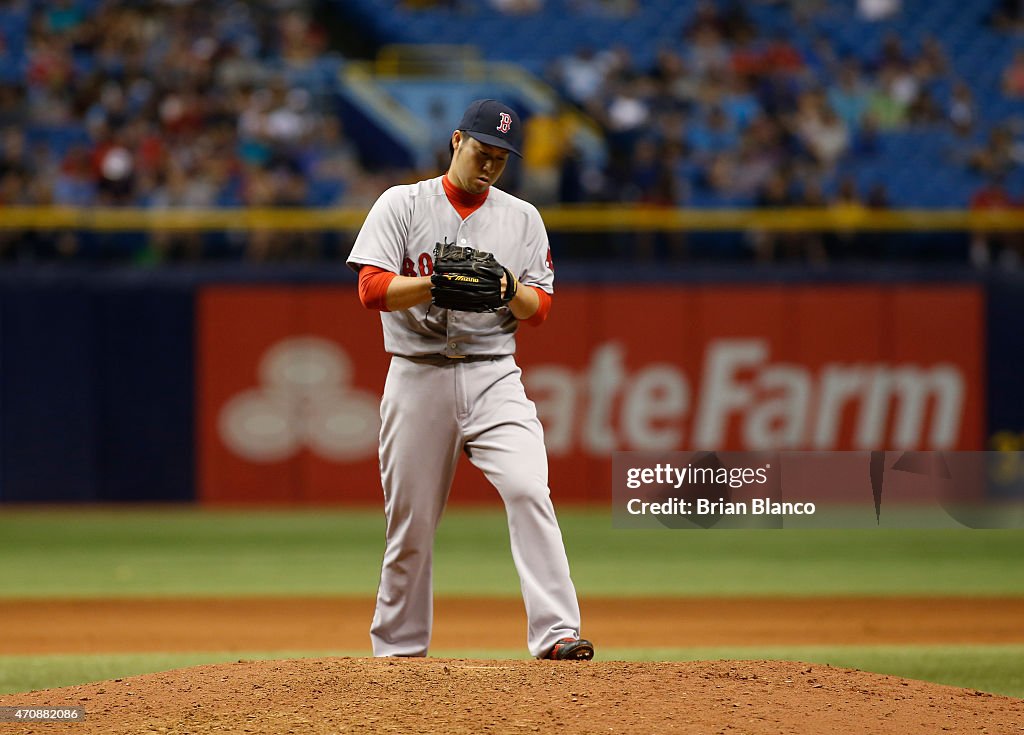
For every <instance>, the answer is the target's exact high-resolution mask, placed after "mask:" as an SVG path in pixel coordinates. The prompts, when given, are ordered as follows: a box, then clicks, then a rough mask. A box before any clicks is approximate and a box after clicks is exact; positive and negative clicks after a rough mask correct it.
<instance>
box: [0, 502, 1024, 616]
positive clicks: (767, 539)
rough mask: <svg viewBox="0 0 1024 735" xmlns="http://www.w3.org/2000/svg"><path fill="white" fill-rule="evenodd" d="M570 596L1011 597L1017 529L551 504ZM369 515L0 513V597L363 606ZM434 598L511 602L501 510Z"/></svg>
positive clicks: (1023, 547) (450, 555) (448, 543)
mask: <svg viewBox="0 0 1024 735" xmlns="http://www.w3.org/2000/svg"><path fill="white" fill-rule="evenodd" d="M559 519H560V522H561V525H562V529H563V534H564V536H565V542H566V547H567V549H568V552H569V559H570V563H571V565H572V570H573V577H574V579H575V581H576V584H577V587H578V590H579V592H580V594H581V595H587V596H652V595H653V596H658V595H662V596H702V597H703V596H746V595H791V596H807V595H954V596H955V595H966V596H971V595H1003V596H1020V595H1024V573H1022V571H1021V570H1022V569H1024V531H1022V530H985V531H982V530H970V529H965V528H944V529H904V530H877V529H876V530H869V529H856V530H853V529H851V530H794V529H787V530H722V529H716V530H685V531H684V530H677V531H670V530H658V531H637V530H633V531H628V530H617V529H613V528H612V525H611V519H610V514H609V513H608V512H607V511H603V510H601V511H598V510H586V509H579V508H572V507H568V508H561V509H560V510H559ZM383 534H384V521H383V514H382V512H381V511H380V510H379V509H336V508H333V509H330V510H303V511H295V510H287V511H283V510H277V511H258V512H256V511H244V512H241V511H226V510H204V509H197V508H190V507H172V508H156V509H144V510H137V509H120V510H119V509H109V508H93V507H85V508H82V509H60V510H36V509H18V508H13V509H12V508H4V509H0V596H2V597H6V598H40V597H60V598H69V597H142V596H147V597H151V596H190V597H203V596H219V597H233V596H257V595H259V596H266V595H270V596H274V595H284V596H288V595H312V596H341V595H345V596H372V595H373V594H374V592H375V590H376V586H377V576H378V573H379V571H380V559H381V554H382V552H383V545H384V538H383ZM435 589H436V591H437V592H438V594H443V595H474V596H510V597H515V596H518V595H519V583H518V580H517V578H516V574H515V569H514V567H513V565H512V560H511V554H510V553H509V548H508V531H507V528H506V525H505V518H504V515H503V513H502V512H501V511H500V510H492V509H488V510H472V509H457V508H456V509H451V510H450V511H449V512H448V513H447V514H446V516H445V518H444V520H443V522H442V524H441V529H440V531H439V533H438V538H437V546H436V573H435Z"/></svg>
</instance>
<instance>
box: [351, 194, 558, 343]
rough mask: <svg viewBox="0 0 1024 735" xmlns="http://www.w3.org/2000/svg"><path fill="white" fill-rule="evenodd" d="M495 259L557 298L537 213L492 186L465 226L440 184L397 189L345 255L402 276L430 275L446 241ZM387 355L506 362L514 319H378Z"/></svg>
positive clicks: (437, 315) (419, 313)
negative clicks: (488, 357) (475, 357)
mask: <svg viewBox="0 0 1024 735" xmlns="http://www.w3.org/2000/svg"><path fill="white" fill-rule="evenodd" d="M446 239H447V240H448V241H449V242H455V243H457V244H458V245H466V246H469V247H475V248H477V249H479V250H486V251H487V252H489V253H493V254H494V257H495V258H496V259H497V261H498V262H499V263H501V264H502V265H504V266H505V267H506V268H508V269H509V270H510V271H511V272H512V273H514V274H515V276H516V278H518V279H519V282H520V283H523V284H526V285H529V286H537V287H539V288H541V289H543V290H545V291H547V292H548V293H554V285H553V284H554V273H553V271H552V270H551V259H550V258H551V254H550V250H549V248H548V236H547V232H546V231H545V230H544V223H543V221H541V218H540V213H539V212H537V209H536V207H534V206H533V205H532V204H529V203H528V202H524V201H523V200H522V199H517V198H516V197H514V196H512V195H511V194H508V193H506V192H504V191H501V190H500V189H495V188H494V187H491V189H490V191H489V193H488V195H487V200H486V201H485V202H484V203H483V205H482V206H481V207H480V208H479V209H478V210H476V211H475V212H473V214H471V215H470V216H469V217H467V218H466V219H465V220H463V219H462V218H461V217H460V216H459V213H458V212H456V211H455V208H454V207H453V206H452V205H451V203H450V202H449V201H448V198H447V196H445V193H444V188H443V187H442V185H441V177H440V176H438V177H437V178H434V179H429V180H427V181H421V182H419V183H417V184H409V185H403V186H395V187H392V188H391V189H388V190H387V191H386V192H384V193H383V194H382V195H381V197H380V199H378V200H377V202H376V204H374V205H373V208H372V209H371V210H370V213H369V215H368V216H367V218H366V222H364V223H363V227H362V229H361V230H360V231H359V236H358V237H357V238H356V242H355V245H354V246H353V248H352V254H351V255H349V258H348V263H349V265H351V266H359V265H374V266H377V267H378V268H383V269H385V270H388V271H391V272H392V273H399V274H401V275H404V276H429V275H430V274H431V273H432V272H433V261H432V259H431V253H432V252H433V250H434V245H435V244H436V243H439V242H442V241H444V240H446ZM381 321H382V322H383V325H384V349H386V350H387V351H388V352H390V353H391V354H393V355H437V354H442V355H511V354H513V353H514V352H515V351H516V343H515V331H516V326H517V323H516V318H515V317H514V316H513V315H512V312H511V311H509V309H508V308H507V307H506V308H502V309H499V310H498V311H497V312H494V313H492V314H473V313H469V312H452V311H447V310H445V309H437V308H434V307H432V306H431V305H430V304H429V303H426V304H419V305H417V306H414V307H412V308H411V309H406V310H405V311H390V312H381Z"/></svg>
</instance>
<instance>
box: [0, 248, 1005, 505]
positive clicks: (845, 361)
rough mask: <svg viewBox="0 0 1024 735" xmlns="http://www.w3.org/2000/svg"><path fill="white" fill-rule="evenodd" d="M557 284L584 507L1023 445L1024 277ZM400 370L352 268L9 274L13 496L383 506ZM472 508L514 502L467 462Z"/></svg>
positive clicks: (528, 343) (555, 464)
mask: <svg viewBox="0 0 1024 735" xmlns="http://www.w3.org/2000/svg"><path fill="white" fill-rule="evenodd" d="M761 279H763V280H761ZM626 281H628V282H626ZM558 285H559V287H558V293H557V294H556V299H555V306H554V309H553V311H552V317H551V319H550V320H549V321H548V323H547V324H545V325H544V326H542V327H540V328H539V329H533V328H529V327H525V328H523V329H522V330H521V332H520V335H521V336H520V348H519V357H520V363H521V364H522V366H523V367H524V371H525V378H524V380H525V382H526V385H527V389H528V391H529V392H530V394H531V396H532V397H533V399H534V400H535V402H536V403H537V405H538V410H539V412H540V414H541V417H542V420H543V421H544V423H545V430H546V432H547V444H548V448H549V453H550V458H551V476H552V487H553V490H554V492H555V496H556V498H559V499H562V500H603V499H605V498H607V497H608V493H609V487H608V485H609V483H608V477H609V471H610V452H612V451H615V450H632V449H652V450H665V449H673V448H680V449H683V448H690V449H734V450H738V449H767V448H786V449H867V448H879V447H886V448H893V449H895V448H917V449H984V448H993V447H996V446H1005V447H1007V448H1009V445H1010V444H1012V443H1013V442H1018V441H1020V440H1021V437H1022V435H1024V385H1022V381H1021V380H1020V376H1021V375H1022V374H1024V345H1022V341H1021V339H1020V332H1021V329H1020V325H1021V315H1022V314H1024V282H1022V281H1021V280H1020V279H1015V278H1009V277H1002V278H999V277H991V278H986V279H978V278H975V277H974V276H972V275H970V274H967V275H965V274H945V275H942V276H940V277H938V278H937V277H936V276H935V274H934V272H929V274H928V275H927V276H924V275H922V274H920V273H914V272H911V271H906V272H903V273H900V274H898V275H894V274H893V273H892V272H888V275H887V276H886V277H885V278H884V279H881V278H879V277H877V276H875V277H873V278H872V276H871V275H870V274H869V273H860V272H854V271H846V272H843V271H836V270H834V269H833V270H830V271H829V272H828V273H827V274H817V275H815V274H810V273H808V272H807V271H805V270H801V271H794V272H791V273H790V272H787V271H785V270H772V271H766V272H764V273H762V274H760V275H752V274H751V273H750V272H732V273H727V272H721V271H716V272H713V273H712V272H706V271H700V269H694V268H689V269H686V270H685V271H680V272H678V273H670V272H666V271H664V270H661V271H658V270H654V269H650V270H643V269H640V270H635V271H632V272H630V273H628V274H624V273H623V272H621V271H619V270H615V269H611V268H600V267H597V266H589V267H588V268H587V269H586V270H583V269H577V270H574V269H573V268H561V269H560V270H559V282H558ZM386 367H387V356H386V355H385V354H384V353H383V349H382V339H381V335H380V325H379V320H378V318H377V317H376V316H375V315H374V314H371V313H368V312H366V311H365V310H364V309H362V308H361V307H360V306H359V304H358V301H357V298H356V295H355V290H354V279H353V278H352V277H351V275H350V274H347V273H346V272H345V271H344V270H343V268H341V267H339V266H337V265H336V264H332V265H331V266H329V267H318V268H315V269H314V268H297V269H295V268H292V269H277V270H274V269H270V270H268V269H261V270H259V271H252V270H249V271H247V270H244V269H236V268H232V269H229V270H219V271H210V270H203V271H173V272H166V271H162V272H153V273H145V272H139V271H123V272H122V271H105V272H102V273H78V274H75V273H68V272H66V271H62V272H59V273H53V272H43V271H32V272H27V271H26V272H22V273H20V274H14V273H11V272H8V273H6V274H4V276H3V277H2V279H0V500H2V501H8V502H46V501H145V500H160V501H188V500H192V499H194V498H198V499H200V500H202V501H204V502H211V503H246V502H260V503H300V504H301V503H324V502H329V503H331V502H348V501H351V502H376V501H378V499H379V496H380V490H379V480H378V475H377V462H376V454H375V452H376V442H375V435H376V430H377V425H378V424H377V422H378V418H377V411H376V408H377V402H378V400H379V396H380V392H381V389H382V387H383V381H384V375H385V371H386ZM411 400H415V398H414V397H412V398H411ZM452 497H453V500H455V501H477V500H494V499H495V495H494V493H493V491H492V490H490V489H489V488H488V487H487V486H486V484H485V483H484V482H483V481H482V480H481V479H480V478H479V475H478V473H476V472H475V471H473V470H470V469H469V468H466V469H464V470H463V471H461V472H460V473H459V476H458V478H457V480H456V487H455V488H454V490H453V496H452Z"/></svg>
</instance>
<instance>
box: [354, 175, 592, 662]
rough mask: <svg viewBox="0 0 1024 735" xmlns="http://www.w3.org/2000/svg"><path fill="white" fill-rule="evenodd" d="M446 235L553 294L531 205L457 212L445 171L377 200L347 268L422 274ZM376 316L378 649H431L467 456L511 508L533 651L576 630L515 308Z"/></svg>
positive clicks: (405, 652)
mask: <svg viewBox="0 0 1024 735" xmlns="http://www.w3.org/2000/svg"><path fill="white" fill-rule="evenodd" d="M445 239H447V240H448V241H449V242H452V241H454V242H456V243H458V244H459V245H467V246H471V247H476V248H477V249H480V250H486V251H488V252H491V253H494V256H495V257H496V258H497V260H498V261H499V262H500V263H502V264H503V265H505V266H506V267H507V268H508V269H509V270H510V271H512V272H513V273H514V274H516V276H517V277H518V278H519V280H520V282H521V283H524V284H528V285H534V286H538V287H540V288H542V289H544V290H545V291H547V292H549V293H551V292H552V284H553V280H554V275H553V273H552V270H551V262H550V253H549V251H548V240H547V233H546V232H545V230H544V225H543V222H542V221H541V218H540V214H539V213H538V212H537V210H536V209H535V208H534V207H533V206H532V205H530V204H528V203H526V202H524V201H522V200H520V199H517V198H515V197H513V196H511V195H509V194H507V193H505V192H503V191H501V190H499V189H495V188H493V187H492V188H491V189H490V190H489V193H488V196H487V199H486V201H485V202H484V203H483V205H482V206H480V207H479V208H478V209H477V210H475V211H474V212H472V213H471V214H470V215H469V216H468V217H467V218H466V219H465V220H463V219H462V217H461V216H460V215H459V213H458V212H457V211H456V210H455V208H454V207H453V206H452V204H451V203H450V202H449V201H448V198H447V196H446V195H445V192H444V189H443V186H442V184H441V178H440V177H438V178H436V179H430V180H428V181H422V182H420V183H418V184H412V185H408V186H396V187H393V188H392V189H389V190H388V191H386V192H385V193H384V194H383V195H381V197H380V199H379V200H378V201H377V203H376V204H375V205H374V206H373V208H372V209H371V211H370V213H369V215H368V216H367V218H366V222H365V223H364V224H363V227H362V229H361V230H360V232H359V236H358V237H357V238H356V242H355V245H354V246H353V249H352V253H351V255H350V256H349V259H348V263H349V265H351V266H352V267H354V268H357V267H359V266H361V265H373V266H377V267H379V268H384V269H386V270H389V271H392V272H394V273H400V274H402V275H407V276H425V275H430V273H431V272H432V270H433V263H432V253H433V249H434V245H435V243H438V242H443V241H444V240H445ZM381 320H382V322H383V326H384V345H385V349H387V351H388V352H391V353H392V354H393V355H394V357H393V358H392V360H391V367H390V369H389V370H388V377H387V382H386V384H385V387H384V395H383V397H382V399H381V434H380V466H381V484H382V485H383V488H384V510H385V516H386V519H387V548H386V549H385V552H384V561H383V565H382V569H381V578H380V587H379V588H378V591H377V606H376V611H375V613H374V618H373V623H372V625H371V628H370V639H371V641H372V643H373V652H374V655H376V656H425V655H426V654H427V650H428V647H429V644H430V635H431V630H432V624H433V589H432V582H431V580H432V566H433V546H434V533H435V531H436V529H437V524H438V522H439V521H440V519H441V514H442V512H443V510H444V507H445V504H446V503H447V501H448V491H449V488H450V487H451V482H452V478H453V477H454V474H455V467H456V464H457V462H458V459H459V457H460V455H461V454H463V453H465V454H466V455H468V457H469V459H470V461H471V462H472V463H473V464H474V465H476V466H477V467H478V468H479V469H480V470H481V471H483V473H484V474H485V475H486V477H487V479H488V480H489V481H490V482H491V484H492V485H494V487H495V488H496V489H497V491H498V493H499V495H500V496H501V498H502V501H503V502H504V504H505V508H506V512H507V514H508V526H509V537H510V541H511V546H512V558H513V560H514V561H515V564H516V569H517V571H518V573H519V579H520V587H521V589H522V594H523V599H524V602H525V605H526V615H527V647H528V649H529V651H530V653H532V654H533V655H534V656H543V655H544V654H545V653H547V652H548V651H550V650H551V648H552V646H553V645H554V644H555V643H556V642H557V641H559V640H560V639H563V638H578V637H579V627H580V623H579V617H580V612H579V604H578V602H577V599H576V591H575V588H574V586H573V583H572V580H571V578H570V576H569V563H568V561H567V559H566V554H565V548H564V546H563V543H562V536H561V531H560V530H559V528H558V521H557V519H556V517H555V512H554V507H553V506H552V504H551V498H550V491H549V489H548V484H547V482H548V466H547V454H546V451H545V448H544V431H543V427H542V426H541V423H540V420H539V419H538V418H537V410H536V407H535V406H534V404H533V402H532V401H530V400H529V399H528V398H527V397H526V392H525V391H524V389H523V385H522V381H521V371H520V369H519V367H518V366H517V365H516V363H515V359H514V357H513V353H514V352H515V331H516V328H517V326H518V323H517V320H516V318H515V316H514V315H513V314H512V313H511V311H510V310H509V309H508V308H507V307H503V308H501V309H499V310H498V311H497V312H494V313H490V314H475V313H469V312H461V311H459V312H457V311H449V310H445V309H439V308H437V307H435V306H432V305H431V304H430V303H426V304H421V305H418V306H414V307H412V308H410V309H406V310H403V311H397V312H382V313H381ZM476 644H477V643H476V642H474V641H466V646H467V647H472V646H474V645H476ZM481 644H482V643H481Z"/></svg>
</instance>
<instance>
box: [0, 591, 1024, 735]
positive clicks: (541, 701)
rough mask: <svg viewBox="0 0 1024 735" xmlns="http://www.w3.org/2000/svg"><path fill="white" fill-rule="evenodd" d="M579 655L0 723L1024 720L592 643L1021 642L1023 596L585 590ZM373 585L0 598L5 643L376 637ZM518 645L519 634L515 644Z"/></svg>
mask: <svg viewBox="0 0 1024 735" xmlns="http://www.w3.org/2000/svg"><path fill="white" fill-rule="evenodd" d="M521 605H522V603H521V601H518V600H496V599H478V600H463V599H444V598H442V599H439V600H438V604H437V607H436V610H435V619H436V629H435V636H434V643H435V645H436V647H437V648H438V649H445V648H448V649H456V648H461V649H463V650H465V649H468V648H473V647H479V648H492V649H509V650H514V649H515V648H516V647H517V646H519V647H523V646H524V641H523V638H524V635H525V630H524V628H525V621H524V614H523V611H522V608H521ZM583 608H584V619H585V620H586V621H587V627H586V630H585V631H584V633H585V634H586V635H587V636H588V637H591V638H592V639H593V640H594V641H595V643H596V644H597V651H598V659H597V660H595V661H590V662H553V661H533V660H500V661H497V660H486V661H482V660H480V661H475V660H465V659H458V660H456V659H441V658H430V659H384V660H374V659H369V658H328V659H299V660H287V661H257V662H253V661H238V662H237V663H229V664H217V665H210V666H199V667H194V668H189V669H180V670H176V671H168V672H162V673H157V674H147V675H143V676H136V677H130V678H125V679H118V680H114V681H106V682H100V683H94V684H86V685H81V686H72V687H65V688H62V689H50V690H44V691H37V692H31V693H24V694H11V695H5V696H0V706H18V707H34V706H40V707H55V706H81V707H84V708H85V711H86V713H87V719H86V720H85V721H84V722H82V723H77V724H69V725H58V724H49V723H47V724H37V725H33V724H27V723H19V724H2V723H0V735H5V734H6V733H8V732H10V733H19V734H22V733H24V734H25V735H36V734H40V735H41V734H43V733H65V732H66V733H75V735H138V734H140V733H141V734H148V733H163V734H165V735H202V734H206V733H263V734H265V735H307V734H308V735H312V734H316V735H320V734H325V735H326V734H327V733H331V734H332V735H333V734H335V733H391V734H394V735H406V734H411V733H417V734H419V733H437V734H438V735H444V734H447V733H455V734H458V733H533V732H538V733H545V732H556V733H559V735H576V734H578V733H598V732H601V733H694V734H695V735H696V734H697V733H700V734H701V735H704V734H706V733H730V734H731V733H737V734H739V733H748V734H750V735H768V734H769V733H770V734H772V735H777V734H786V733H808V734H811V733H813V734H815V735H817V734H818V733H831V732H836V733H844V734H845V733H858V734H859V733H877V734H878V735H888V734H890V733H899V734H900V735H925V734H926V733H927V735H945V733H985V734H986V735H997V734H999V735H1003V734H1012V735H1024V701H1022V700H1019V699H1013V698H1010V697H1003V696H998V695H992V694H987V693H983V692H979V691H974V690H967V689H958V688H953V687H948V686H941V685H937V684H930V683H925V682H920V681H914V680H908V679H901V678H899V677H895V676H884V675H879V674H872V673H866V672H862V671H853V670H849V669H842V668H836V667H830V666H826V665H819V664H802V663H793V662H782V661H710V662H706V661H705V662H686V663H683V662H661V663H653V662H645V663H630V662H622V661H603V660H600V657H601V651H602V647H609V648H610V647H668V646H708V645H757V644H787V643H791V644H814V643H822V644H843V643H851V644H853V643H899V642H906V643H998V642H1008V643H1009V642H1024V628H1022V626H1021V625H1020V624H1019V623H1020V621H1021V620H1022V619H1024V600H1022V599H1014V598H1007V599H1002V598H998V599H997V598H919V599H915V598H868V599H864V598H808V599H778V598H777V599H763V598H762V599H756V598H755V599H663V600H655V599H650V598H645V599H614V600H613V599H605V600H595V599H586V600H584V601H583ZM372 609H373V601H372V600H365V599H304V600H303V599H292V598H282V599H259V600H256V599H235V600H215V599H210V600H181V599H167V600H63V601H61V600H20V601H19V600H4V601H0V620H2V621H3V634H2V635H0V654H21V655H31V654H43V653H103V652H107V653H114V652H126V651H133V652H157V651H191V652H195V651H244V650H252V651H255V650H270V651H272V650H284V649H292V650H314V649H320V650H324V649H340V650H360V649H365V650H367V652H368V650H369V646H368V634H367V626H368V621H369V619H370V615H371V614H372ZM522 653H523V655H524V656H525V650H523V652H522Z"/></svg>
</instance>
